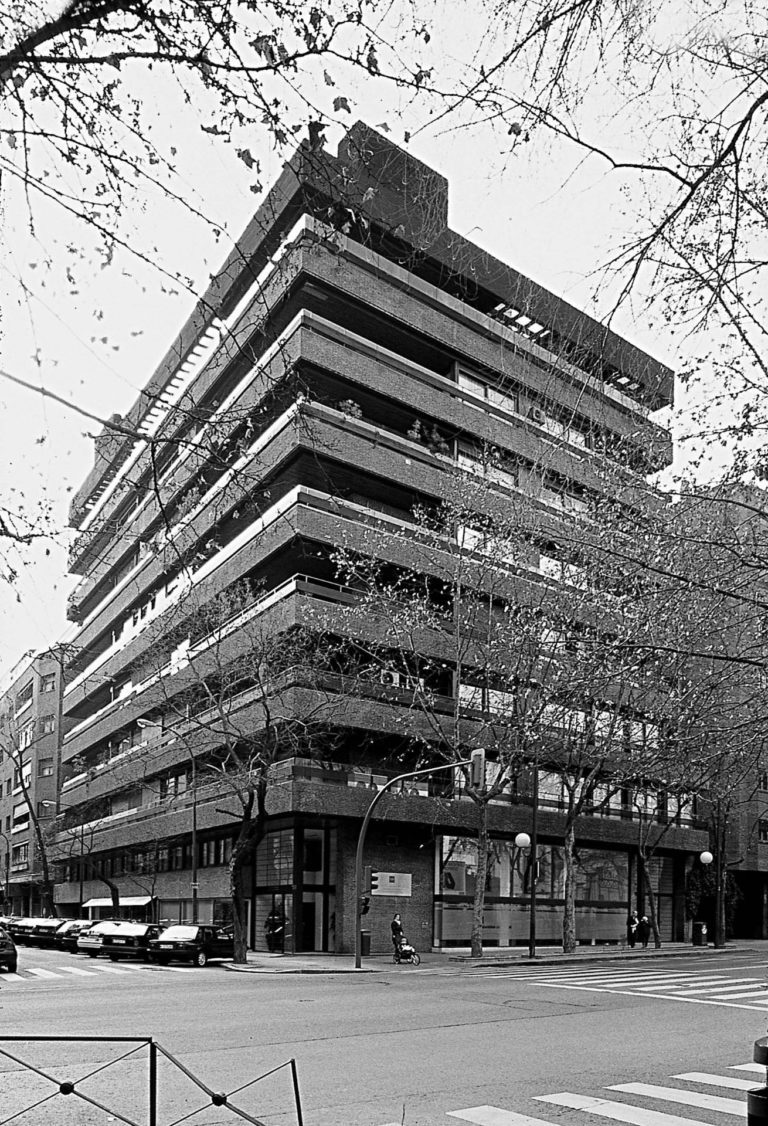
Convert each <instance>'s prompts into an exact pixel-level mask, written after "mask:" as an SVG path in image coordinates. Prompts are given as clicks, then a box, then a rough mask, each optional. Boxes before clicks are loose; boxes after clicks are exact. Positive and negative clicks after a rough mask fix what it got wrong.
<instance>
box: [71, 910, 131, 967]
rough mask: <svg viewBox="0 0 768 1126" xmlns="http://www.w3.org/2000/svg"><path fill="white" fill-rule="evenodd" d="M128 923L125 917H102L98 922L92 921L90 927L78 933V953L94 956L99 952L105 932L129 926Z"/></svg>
mask: <svg viewBox="0 0 768 1126" xmlns="http://www.w3.org/2000/svg"><path fill="white" fill-rule="evenodd" d="M130 925H131V924H130V923H129V922H128V921H127V920H125V919H102V920H101V921H100V922H98V923H94V924H93V926H92V927H89V928H88V930H84V931H81V932H80V934H79V935H78V938H77V952H78V954H87V955H88V956H89V957H90V958H96V957H97V956H98V954H99V953H100V952H101V947H102V943H103V942H104V935H105V934H107V933H111V934H114V933H115V931H119V930H120V928H121V927H129V926H130Z"/></svg>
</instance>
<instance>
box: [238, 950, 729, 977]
mask: <svg viewBox="0 0 768 1126" xmlns="http://www.w3.org/2000/svg"><path fill="white" fill-rule="evenodd" d="M734 953H744V948H743V947H739V946H723V947H715V946H673V947H663V946H662V947H661V948H660V949H659V950H656V949H649V950H626V949H624V948H622V949H620V950H615V949H614V950H611V951H608V950H604V951H603V952H600V953H598V952H597V951H595V953H591V952H590V953H584V954H578V953H577V954H558V953H551V954H537V955H536V957H535V958H533V959H529V958H527V957H526V956H525V955H517V956H516V957H513V958H510V957H508V956H507V957H498V958H496V957H493V956H490V957H489V956H486V957H483V958H472V957H471V956H469V955H462V954H454V955H452V956H449V957H447V958H440V959H439V960H437V959H436V960H435V961H432V960H431V959H430V960H424V961H422V963H421V966H420V967H419V969H421V970H431V969H435V968H436V967H439V966H448V965H450V966H454V967H456V968H457V969H458V968H459V966H466V967H468V968H470V967H471V968H473V969H489V970H492V969H509V968H511V967H514V968H516V969H520V970H525V969H527V968H528V967H531V968H536V967H538V966H574V965H580V964H587V965H589V964H592V963H595V962H629V961H634V962H641V961H646V960H647V959H649V958H650V959H653V958H689V957H690V956H691V955H694V956H696V955H698V956H705V955H710V956H711V955H718V954H734ZM349 957H350V959H351V957H352V955H349ZM374 957H375V955H374ZM291 959H292V955H282V956H281V957H280V958H279V959H278V958H276V959H275V961H276V962H280V965H279V966H278V965H275V966H274V968H273V966H272V965H264V964H263V963H262V964H254V963H251V964H250V965H244V966H241V965H234V963H232V962H224V963H222V968H223V969H226V970H228V971H229V972H230V973H246V974H265V975H269V974H272V975H275V974H315V975H316V974H326V975H331V974H333V975H339V974H374V973H386V972H388V971H390V970H392V969H393V967H392V965H390V964H389V963H388V962H386V963H384V964H382V965H371V964H370V962H369V963H368V964H367V965H364V966H362V967H361V969H359V970H358V969H356V968H355V967H354V966H350V965H347V966H334V965H317V966H310V965H307V964H306V963H304V964H303V965H301V964H296V963H295V962H294V963H293V964H291ZM412 969H413V970H414V971H415V972H418V969H416V968H415V967H412Z"/></svg>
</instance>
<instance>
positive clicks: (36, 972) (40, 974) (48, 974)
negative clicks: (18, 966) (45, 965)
mask: <svg viewBox="0 0 768 1126" xmlns="http://www.w3.org/2000/svg"><path fill="white" fill-rule="evenodd" d="M26 973H28V974H34V975H35V977H61V974H56V973H54V972H53V970H40V969H32V967H31V966H30V967H29V968H28V969H27V970H26Z"/></svg>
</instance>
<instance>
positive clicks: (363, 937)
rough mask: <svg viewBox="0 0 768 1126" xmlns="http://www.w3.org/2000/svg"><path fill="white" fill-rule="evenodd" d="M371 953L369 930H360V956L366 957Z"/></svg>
mask: <svg viewBox="0 0 768 1126" xmlns="http://www.w3.org/2000/svg"><path fill="white" fill-rule="evenodd" d="M370 954H371V932H370V931H360V956H361V957H362V958H368V957H370Z"/></svg>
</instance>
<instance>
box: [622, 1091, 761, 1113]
mask: <svg viewBox="0 0 768 1126" xmlns="http://www.w3.org/2000/svg"><path fill="white" fill-rule="evenodd" d="M606 1090H607V1091H619V1092H620V1093H621V1094H623V1095H642V1096H643V1097H644V1098H646V1099H664V1101H665V1102H668V1103H682V1104H683V1106H695V1107H698V1109H699V1110H714V1111H716V1112H717V1113H718V1114H736V1115H738V1117H739V1118H743V1117H744V1111H745V1105H744V1101H743V1099H726V1098H723V1096H722V1095H704V1094H701V1092H700V1091H684V1090H682V1089H681V1088H679V1087H657V1086H655V1085H654V1084H653V1083H616V1084H615V1085H612V1086H610V1087H606Z"/></svg>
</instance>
